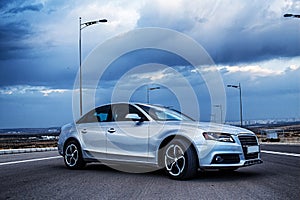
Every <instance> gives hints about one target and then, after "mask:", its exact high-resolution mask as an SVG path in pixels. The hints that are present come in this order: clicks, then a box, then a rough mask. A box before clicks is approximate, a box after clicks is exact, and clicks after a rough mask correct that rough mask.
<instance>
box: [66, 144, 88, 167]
mask: <svg viewBox="0 0 300 200" xmlns="http://www.w3.org/2000/svg"><path fill="white" fill-rule="evenodd" d="M64 162H65V165H66V166H67V167H68V168H69V169H82V168H83V167H84V166H85V165H86V162H85V161H84V160H83V157H82V152H81V147H80V145H79V144H78V142H77V141H75V140H71V141H69V142H67V143H66V145H65V148H64Z"/></svg>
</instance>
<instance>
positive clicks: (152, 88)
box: [147, 85, 160, 104]
mask: <svg viewBox="0 0 300 200" xmlns="http://www.w3.org/2000/svg"><path fill="white" fill-rule="evenodd" d="M159 89H160V87H149V85H147V103H148V104H149V101H150V100H149V99H150V97H149V92H150V91H152V90H159Z"/></svg>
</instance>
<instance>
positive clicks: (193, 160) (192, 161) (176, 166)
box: [161, 139, 198, 180]
mask: <svg viewBox="0 0 300 200" xmlns="http://www.w3.org/2000/svg"><path fill="white" fill-rule="evenodd" d="M161 159H162V160H163V163H164V168H165V171H166V173H167V175H168V176H169V177H170V178H172V179H176V180H187V179H191V178H193V177H194V176H195V175H196V174H197V168H198V159H197V155H196V152H195V150H194V149H193V147H192V146H191V144H190V143H188V142H186V141H184V140H180V139H174V140H172V141H171V142H169V143H168V144H167V145H166V146H165V147H164V150H163V154H162V158H161Z"/></svg>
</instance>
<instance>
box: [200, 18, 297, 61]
mask: <svg viewBox="0 0 300 200" xmlns="http://www.w3.org/2000/svg"><path fill="white" fill-rule="evenodd" d="M299 22H300V21H299ZM299 22H297V21H284V22H282V23H281V24H278V25H275V26H271V25H270V27H260V28H261V30H257V29H256V30H253V29H250V30H242V29H240V30H225V31H224V32H223V33H222V36H221V38H222V40H220V41H219V43H218V44H216V45H211V44H205V45H204V46H205V47H207V48H206V49H207V50H208V52H209V53H210V55H211V56H212V57H213V59H214V61H215V62H216V63H229V64H235V63H247V62H257V61H262V60H269V59H273V58H278V57H294V56H299V55H300V46H299V45H300V37H299V35H300V29H299V24H297V23H299Z"/></svg>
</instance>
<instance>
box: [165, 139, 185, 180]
mask: <svg viewBox="0 0 300 200" xmlns="http://www.w3.org/2000/svg"><path fill="white" fill-rule="evenodd" d="M165 167H166V169H167V171H168V172H169V174H171V175H172V176H179V175H180V174H181V173H182V172H183V170H184V168H185V157H184V151H183V150H182V148H181V147H180V146H179V145H176V144H172V145H170V146H169V147H168V148H167V150H166V152H165Z"/></svg>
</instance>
